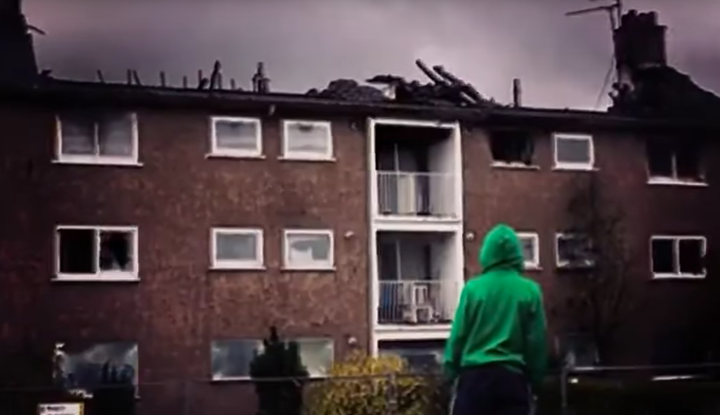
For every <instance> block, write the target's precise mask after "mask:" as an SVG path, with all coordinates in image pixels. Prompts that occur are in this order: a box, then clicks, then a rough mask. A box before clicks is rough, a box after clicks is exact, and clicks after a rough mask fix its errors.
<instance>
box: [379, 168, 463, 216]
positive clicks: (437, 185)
mask: <svg viewBox="0 0 720 415" xmlns="http://www.w3.org/2000/svg"><path fill="white" fill-rule="evenodd" d="M453 179H454V176H453V175H452V174H449V173H433V172H402V171H378V172H377V185H378V186H377V188H378V213H379V214H380V215H390V216H405V217H407V216H410V217H423V216H425V217H450V218H452V217H455V216H456V214H457V208H456V206H455V197H454V189H455V187H454V183H453Z"/></svg>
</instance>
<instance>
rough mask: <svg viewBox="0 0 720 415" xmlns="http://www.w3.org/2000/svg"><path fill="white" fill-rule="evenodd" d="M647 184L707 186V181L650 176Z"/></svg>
mask: <svg viewBox="0 0 720 415" xmlns="http://www.w3.org/2000/svg"><path fill="white" fill-rule="evenodd" d="M647 184H649V185H653V186H687V187H708V184H707V182H694V181H689V180H676V179H666V178H657V177H651V178H649V179H648V181H647Z"/></svg>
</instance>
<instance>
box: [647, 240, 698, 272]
mask: <svg viewBox="0 0 720 415" xmlns="http://www.w3.org/2000/svg"><path fill="white" fill-rule="evenodd" d="M705 243H706V242H705V238H703V237H699V236H654V237H652V239H651V251H652V252H651V255H652V271H653V275H654V276H655V278H671V277H686V278H692V277H704V276H705Z"/></svg>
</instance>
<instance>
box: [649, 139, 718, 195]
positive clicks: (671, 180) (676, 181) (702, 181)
mask: <svg viewBox="0 0 720 415" xmlns="http://www.w3.org/2000/svg"><path fill="white" fill-rule="evenodd" d="M645 145H646V146H650V145H652V144H651V143H650V142H649V141H648V142H646V143H645ZM647 153H648V152H646V155H645V168H646V169H647V174H648V184H667V185H678V186H700V187H705V186H707V185H708V183H707V177H706V175H705V174H704V171H703V167H704V166H703V165H702V164H701V165H699V166H698V168H699V170H700V172H701V174H700V178H699V179H698V180H692V179H681V178H679V177H678V174H677V151H675V150H673V152H672V156H671V157H672V158H671V164H672V174H673V175H672V176H669V177H668V176H654V175H653V174H652V171H650V157H649V156H648V154H647ZM698 162H699V163H701V161H700V160H698Z"/></svg>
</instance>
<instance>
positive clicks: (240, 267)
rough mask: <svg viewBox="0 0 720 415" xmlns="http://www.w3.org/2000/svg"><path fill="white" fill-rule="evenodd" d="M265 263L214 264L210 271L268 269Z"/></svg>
mask: <svg viewBox="0 0 720 415" xmlns="http://www.w3.org/2000/svg"><path fill="white" fill-rule="evenodd" d="M266 270H267V268H266V267H265V266H264V265H222V264H214V265H211V266H210V271H266Z"/></svg>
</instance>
